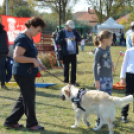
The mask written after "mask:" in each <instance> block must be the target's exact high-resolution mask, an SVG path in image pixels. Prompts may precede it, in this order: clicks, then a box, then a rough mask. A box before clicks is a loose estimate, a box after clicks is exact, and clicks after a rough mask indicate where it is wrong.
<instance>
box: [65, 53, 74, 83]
mask: <svg viewBox="0 0 134 134" xmlns="http://www.w3.org/2000/svg"><path fill="white" fill-rule="evenodd" d="M76 62H77V60H76V55H68V56H63V64H64V82H66V83H69V64H70V63H71V84H73V83H75V82H76Z"/></svg>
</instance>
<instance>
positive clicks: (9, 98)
mask: <svg viewBox="0 0 134 134" xmlns="http://www.w3.org/2000/svg"><path fill="white" fill-rule="evenodd" d="M0 98H4V99H8V100H13V101H17V99H14V98H11V97H5V96H0ZM35 103H36V104H39V105H45V106H51V107H56V108H62V109H69V110H73V109H71V108H66V107H61V106H57V105H51V104H45V103H41V102H35ZM9 106H10V105H9ZM6 107H7V106H6Z"/></svg>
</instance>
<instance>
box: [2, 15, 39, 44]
mask: <svg viewBox="0 0 134 134" xmlns="http://www.w3.org/2000/svg"><path fill="white" fill-rule="evenodd" d="M29 19H31V18H22V17H14V16H8V15H1V23H2V25H4V26H5V28H4V30H5V31H7V35H8V39H9V44H13V43H14V40H15V38H16V37H17V35H18V34H19V33H20V32H23V31H24V30H25V29H26V27H25V22H27V20H29ZM40 37H41V33H39V34H38V35H36V36H35V37H33V40H34V43H39V42H40Z"/></svg>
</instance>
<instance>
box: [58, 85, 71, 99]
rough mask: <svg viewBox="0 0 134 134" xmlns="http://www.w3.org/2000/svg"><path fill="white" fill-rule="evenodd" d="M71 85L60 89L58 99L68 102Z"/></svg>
mask: <svg viewBox="0 0 134 134" xmlns="http://www.w3.org/2000/svg"><path fill="white" fill-rule="evenodd" d="M71 88H72V85H66V86H64V87H63V88H62V89H61V94H60V97H61V98H62V100H63V101H64V100H70V96H71Z"/></svg>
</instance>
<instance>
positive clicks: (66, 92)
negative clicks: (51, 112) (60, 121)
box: [64, 88, 70, 96]
mask: <svg viewBox="0 0 134 134" xmlns="http://www.w3.org/2000/svg"><path fill="white" fill-rule="evenodd" d="M64 92H65V95H67V96H69V94H70V91H69V89H67V88H66V89H65V90H64Z"/></svg>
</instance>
